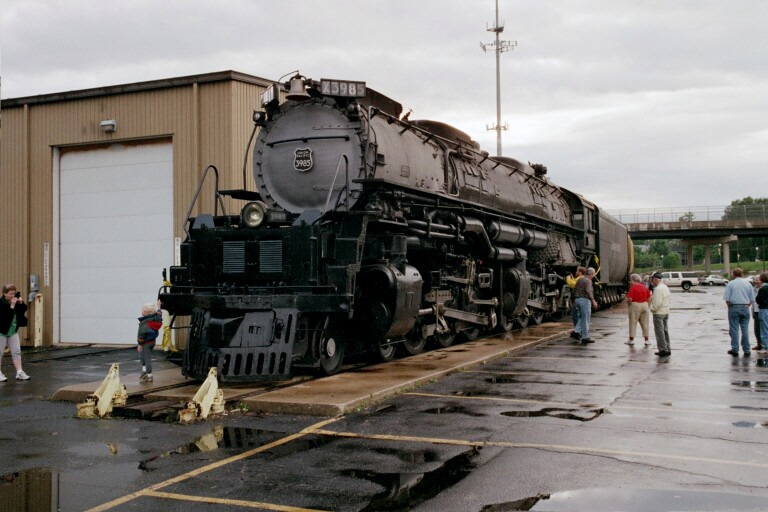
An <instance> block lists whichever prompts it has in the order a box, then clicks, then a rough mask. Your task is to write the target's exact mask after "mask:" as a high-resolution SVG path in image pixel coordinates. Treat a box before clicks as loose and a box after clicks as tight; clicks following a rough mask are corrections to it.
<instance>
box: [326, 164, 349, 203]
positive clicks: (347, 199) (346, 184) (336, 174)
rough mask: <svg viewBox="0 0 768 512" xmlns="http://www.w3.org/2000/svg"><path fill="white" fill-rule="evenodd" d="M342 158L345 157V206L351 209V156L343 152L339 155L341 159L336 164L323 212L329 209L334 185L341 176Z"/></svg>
mask: <svg viewBox="0 0 768 512" xmlns="http://www.w3.org/2000/svg"><path fill="white" fill-rule="evenodd" d="M342 158H343V159H344V189H343V190H345V196H344V206H345V207H346V209H347V211H349V158H347V155H346V154H344V153H342V154H341V155H339V161H338V163H337V164H336V173H335V174H334V175H333V181H332V182H331V186H330V187H329V188H328V197H327V198H326V200H325V208H323V213H325V212H327V211H328V204H329V203H330V202H331V195H332V194H333V187H334V185H336V178H338V177H339V168H340V167H341V159H342Z"/></svg>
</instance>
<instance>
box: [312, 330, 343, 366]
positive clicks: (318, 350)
mask: <svg viewBox="0 0 768 512" xmlns="http://www.w3.org/2000/svg"><path fill="white" fill-rule="evenodd" d="M329 324H330V318H329V317H325V318H323V319H321V320H320V321H319V322H318V323H317V324H316V326H315V329H314V331H313V333H312V355H313V356H314V359H315V361H318V362H319V363H320V370H321V371H322V372H323V373H324V374H325V375H336V374H337V373H339V370H340V369H341V363H342V362H343V361H344V344H343V343H341V342H339V341H338V340H337V339H336V338H335V337H334V336H332V335H331V333H330V332H329V329H328V325H329Z"/></svg>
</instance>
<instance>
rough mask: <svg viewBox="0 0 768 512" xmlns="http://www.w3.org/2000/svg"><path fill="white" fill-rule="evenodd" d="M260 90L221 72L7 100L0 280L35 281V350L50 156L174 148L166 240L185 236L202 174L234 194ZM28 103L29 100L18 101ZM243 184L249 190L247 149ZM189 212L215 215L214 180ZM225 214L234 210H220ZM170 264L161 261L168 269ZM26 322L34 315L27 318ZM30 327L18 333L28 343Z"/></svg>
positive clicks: (49, 239)
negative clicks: (163, 144) (106, 128)
mask: <svg viewBox="0 0 768 512" xmlns="http://www.w3.org/2000/svg"><path fill="white" fill-rule="evenodd" d="M266 85H267V82H266V81H264V80H261V79H258V78H256V77H249V76H247V75H240V74H238V73H234V72H224V73H217V74H210V75H200V76H199V77H188V78H186V79H175V80H171V81H158V82H148V83H145V84H133V85H128V86H117V87H113V88H105V89H103V93H104V94H99V93H100V92H101V90H91V91H80V92H78V91H75V92H73V93H63V94H60V95H49V96H48V97H32V98H19V99H15V100H5V101H4V102H3V107H2V140H1V141H0V204H2V205H3V210H4V211H3V221H2V222H3V231H2V233H3V239H2V243H0V281H2V282H4V283H6V282H14V283H15V284H16V285H17V286H18V287H19V288H20V289H22V290H23V292H24V293H25V294H26V293H27V292H28V282H27V281H28V276H29V274H38V275H40V285H41V290H40V293H42V294H43V296H44V297H45V298H46V300H47V301H49V302H48V304H47V306H46V308H45V322H44V329H43V335H44V338H43V343H44V344H45V345H50V344H51V343H52V342H53V341H54V340H52V332H53V329H52V322H53V318H52V308H51V307H50V305H52V303H51V302H50V299H52V298H53V293H54V292H56V288H55V284H56V282H57V281H58V279H59V276H57V275H56V270H57V269H56V268H54V266H53V263H54V261H53V253H54V247H53V246H52V244H53V233H54V230H53V222H55V221H56V219H54V211H53V205H54V198H53V168H54V148H59V150H60V151H66V150H67V148H77V149H84V148H87V147H88V146H90V145H102V144H111V143H116V142H122V143H130V144H140V143H143V142H147V143H149V142H158V141H161V140H169V139H170V140H171V141H172V143H173V175H174V176H173V181H174V192H173V202H174V212H175V219H174V236H177V237H183V235H184V231H183V228H184V226H183V223H184V215H185V214H186V212H187V208H188V207H189V203H190V201H191V198H192V196H193V194H194V191H195V189H196V188H197V185H198V182H199V180H200V176H201V175H202V172H203V169H204V168H205V167H206V166H207V165H209V164H213V165H215V166H216V167H217V168H218V170H219V175H220V183H219V186H220V188H222V189H229V188H241V187H242V181H243V179H242V166H243V155H244V154H245V146H246V144H247V142H248V137H249V136H250V133H251V129H252V126H253V124H252V120H251V115H252V113H253V110H254V108H258V99H259V96H260V94H261V93H262V92H263V91H264V87H265V86H266ZM26 100H28V101H26ZM106 119H114V120H116V121H117V131H116V132H114V133H107V134H105V133H103V132H102V130H101V128H100V123H101V121H103V120H106ZM246 174H247V177H248V184H249V186H250V187H252V186H253V177H252V171H251V157H250V151H249V157H248V163H247V171H246ZM210 178H211V180H210V182H207V183H206V186H205V187H204V188H203V190H202V192H201V200H200V201H198V204H197V208H196V209H195V210H194V211H193V214H196V213H198V212H200V211H210V208H212V207H213V190H214V189H213V186H214V182H213V179H212V178H213V176H210ZM226 207H227V211H228V212H235V211H237V210H236V208H237V205H236V204H231V203H227V204H226ZM46 243H48V244H49V245H50V258H51V259H50V272H51V273H50V286H48V287H45V286H44V284H45V283H44V282H43V271H44V267H43V247H44V244H46ZM172 263H173V262H172V261H169V262H168V265H169V266H170V265H171V264H172ZM30 320H32V317H31V315H30ZM31 333H33V326H32V325H30V328H29V329H25V330H22V336H23V337H24V340H23V344H24V345H29V344H31V335H32V334H31Z"/></svg>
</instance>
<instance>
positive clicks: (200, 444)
mask: <svg viewBox="0 0 768 512" xmlns="http://www.w3.org/2000/svg"><path fill="white" fill-rule="evenodd" d="M281 435H282V434H280V433H279V432H272V431H268V430H258V429H251V428H239V427H222V426H216V427H214V428H213V429H212V430H211V431H210V432H208V433H206V434H204V435H202V436H200V437H198V438H197V439H195V440H194V441H193V442H191V443H186V444H182V445H181V446H177V447H176V448H173V449H172V450H168V451H165V452H163V453H161V454H159V455H155V456H153V457H150V458H148V459H145V460H143V461H141V462H140V463H139V469H141V470H142V471H154V470H155V469H156V468H154V467H151V466H150V465H149V463H150V462H152V461H156V460H159V459H165V458H168V457H171V456H174V455H186V454H190V453H197V452H209V451H213V450H219V449H222V450H231V449H237V450H242V449H250V448H255V447H257V446H261V445H263V444H266V443H268V442H271V441H273V440H274V439H277V438H278V437H280V436H281ZM299 445H301V441H296V442H295V443H291V447H292V449H293V451H295V452H298V451H301V450H302V448H301V446H299ZM314 445H317V443H315V444H314ZM314 445H313V446H314ZM305 449H306V448H305ZM275 451H276V449H273V450H271V451H269V452H265V453H269V454H275Z"/></svg>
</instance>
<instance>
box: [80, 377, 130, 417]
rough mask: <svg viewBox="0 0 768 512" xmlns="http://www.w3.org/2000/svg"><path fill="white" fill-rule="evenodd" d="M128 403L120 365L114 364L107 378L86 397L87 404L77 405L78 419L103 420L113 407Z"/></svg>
mask: <svg viewBox="0 0 768 512" xmlns="http://www.w3.org/2000/svg"><path fill="white" fill-rule="evenodd" d="M127 401H128V390H127V389H126V388H125V385H124V384H120V365H119V364H118V363H114V364H112V367H110V369H109V372H107V376H106V377H105V378H104V381H103V382H102V383H101V385H100V386H99V387H98V388H97V389H96V391H94V392H93V394H92V395H88V396H86V397H85V402H83V403H81V404H77V417H78V418H95V417H96V416H97V415H98V417H99V418H103V417H104V416H105V415H106V414H109V413H110V412H112V406H113V405H117V406H121V405H125V403H126V402H127Z"/></svg>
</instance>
